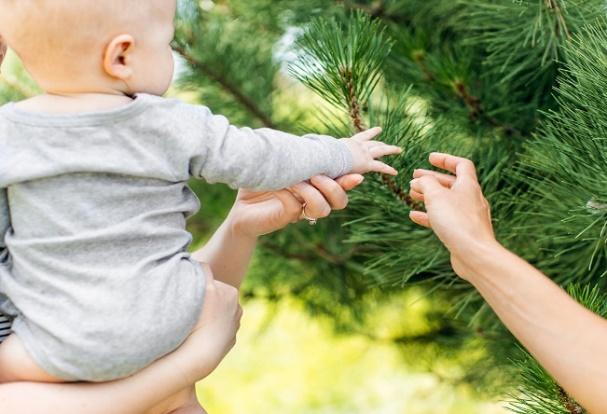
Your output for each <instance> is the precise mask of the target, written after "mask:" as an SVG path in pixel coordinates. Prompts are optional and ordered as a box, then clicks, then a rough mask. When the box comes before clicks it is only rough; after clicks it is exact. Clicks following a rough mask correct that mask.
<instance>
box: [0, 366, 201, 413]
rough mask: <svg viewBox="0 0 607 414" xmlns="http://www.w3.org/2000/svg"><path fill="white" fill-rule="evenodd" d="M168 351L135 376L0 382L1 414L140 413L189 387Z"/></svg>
mask: <svg viewBox="0 0 607 414" xmlns="http://www.w3.org/2000/svg"><path fill="white" fill-rule="evenodd" d="M178 357H180V356H179V355H178V354H171V355H168V356H166V357H165V358H163V359H161V360H159V361H157V362H156V363H154V364H153V365H151V366H149V367H147V368H145V369H144V370H143V371H141V372H139V373H137V374H136V375H134V376H132V377H129V378H125V379H122V380H118V381H113V382H108V383H102V384H42V383H27V382H18V383H11V384H5V385H4V384H3V385H0V413H2V414H22V413H28V414H48V413H61V414H82V413H87V414H140V413H145V412H147V411H148V410H150V409H151V408H153V407H155V406H156V405H157V404H159V403H161V402H162V401H164V400H165V399H166V398H168V397H170V396H172V395H174V394H176V393H177V392H179V391H181V390H183V389H185V388H186V387H187V386H190V385H191V384H192V383H193V382H194V379H193V378H189V377H188V376H186V375H185V374H184V373H182V372H181V371H180V369H179V366H180V365H179V364H177V362H176V360H175V358H178Z"/></svg>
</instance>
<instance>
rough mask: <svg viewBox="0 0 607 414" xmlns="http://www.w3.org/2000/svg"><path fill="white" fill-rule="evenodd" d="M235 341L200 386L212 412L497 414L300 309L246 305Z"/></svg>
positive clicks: (392, 352) (464, 391)
mask: <svg viewBox="0 0 607 414" xmlns="http://www.w3.org/2000/svg"><path fill="white" fill-rule="evenodd" d="M242 326H243V327H242V329H241V331H240V333H239V343H238V345H237V346H236V348H235V349H234V351H233V352H232V353H231V354H230V355H229V356H228V358H227V359H226V360H225V361H224V362H223V364H222V366H221V367H220V368H219V369H218V370H217V371H216V372H215V373H214V374H213V375H212V376H211V377H210V378H209V379H207V380H206V381H204V382H202V383H200V384H199V386H198V391H199V397H200V399H201V401H202V403H203V405H204V406H205V407H206V408H207V410H209V412H210V414H213V413H221V414H232V413H234V414H236V413H238V414H240V413H247V414H257V413H259V414H262V413H263V414H268V413H292V414H299V413H301V414H304V413H306V414H308V413H310V414H312V413H314V414H324V413H326V414H329V413H330V414H341V413H344V414H345V413H348V414H351V413H377V414H392V413H394V414H397V413H398V414H400V413H406V414H498V413H505V410H504V409H503V408H500V405H499V404H497V403H490V402H479V401H477V400H476V399H475V398H476V397H475V396H474V395H473V394H472V393H471V392H470V389H469V388H468V387H466V386H459V387H454V386H452V385H449V384H446V383H443V382H441V381H440V380H439V378H438V377H437V376H435V375H433V374H425V373H419V372H414V371H412V370H410V369H408V368H407V366H406V365H405V364H404V363H403V360H402V358H401V354H400V352H399V350H398V349H397V347H396V346H394V345H391V344H387V343H384V344H378V343H377V342H376V341H371V340H369V339H367V338H365V337H362V336H357V335H348V336H335V335H334V334H333V333H332V331H331V330H330V329H329V328H328V327H327V326H325V325H324V324H323V322H322V321H320V320H315V319H311V318H310V317H309V316H307V315H306V314H305V313H304V312H302V311H301V310H300V309H299V308H298V307H297V305H295V304H294V303H291V302H289V301H284V302H283V303H280V304H278V305H274V304H272V305H271V304H268V303H265V302H261V301H254V302H249V303H248V304H247V305H246V308H245V317H244V318H243V324H242Z"/></svg>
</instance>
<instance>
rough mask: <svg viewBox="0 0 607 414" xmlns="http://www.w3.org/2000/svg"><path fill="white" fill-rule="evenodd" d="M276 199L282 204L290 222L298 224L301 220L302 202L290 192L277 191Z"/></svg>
mask: <svg viewBox="0 0 607 414" xmlns="http://www.w3.org/2000/svg"><path fill="white" fill-rule="evenodd" d="M276 198H278V200H280V202H281V203H282V205H283V207H284V211H285V213H286V216H287V217H288V218H289V222H291V223H296V222H298V221H299V219H300V218H301V205H302V202H301V201H300V200H298V199H297V197H296V196H295V195H294V194H293V193H292V192H290V191H288V190H281V191H277V192H276Z"/></svg>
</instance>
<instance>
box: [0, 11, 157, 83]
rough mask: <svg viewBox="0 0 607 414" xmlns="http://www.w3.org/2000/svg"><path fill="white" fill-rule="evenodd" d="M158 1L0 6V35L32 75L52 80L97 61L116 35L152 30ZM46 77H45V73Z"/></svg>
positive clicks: (135, 34)
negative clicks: (54, 77) (34, 73)
mask: <svg viewBox="0 0 607 414" xmlns="http://www.w3.org/2000/svg"><path fill="white" fill-rule="evenodd" d="M162 2H163V0H0V34H2V35H3V36H4V37H5V39H6V41H7V43H8V44H9V46H10V47H11V48H12V49H13V50H15V52H17V54H18V55H19V56H20V57H21V58H22V60H23V61H24V63H25V64H26V66H27V67H28V69H29V70H30V71H32V72H35V71H39V70H44V71H45V72H46V73H47V74H50V75H51V76H52V75H53V74H54V73H55V72H56V71H60V72H61V74H62V75H66V72H68V73H69V71H71V70H81V69H82V68H83V67H86V66H85V65H83V64H84V63H87V62H88V63H91V60H92V59H95V62H98V61H101V59H102V54H103V50H104V47H105V45H107V43H108V42H109V41H111V39H112V38H114V37H115V36H117V35H119V34H125V33H128V34H132V35H134V36H135V37H137V34H138V33H141V32H142V31H145V30H146V28H148V27H153V26H154V25H153V24H151V21H150V19H154V18H155V17H156V16H158V15H159V13H160V8H161V7H162ZM49 72H50V73H49Z"/></svg>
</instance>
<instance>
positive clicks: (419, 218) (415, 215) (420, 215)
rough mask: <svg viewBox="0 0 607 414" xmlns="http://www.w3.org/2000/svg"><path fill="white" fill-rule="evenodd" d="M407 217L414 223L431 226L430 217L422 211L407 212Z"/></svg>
mask: <svg viewBox="0 0 607 414" xmlns="http://www.w3.org/2000/svg"><path fill="white" fill-rule="evenodd" d="M409 218H410V219H411V221H412V222H414V223H415V224H419V225H420V226H422V227H427V228H429V229H430V228H432V226H431V225H430V219H429V218H428V214H427V213H424V212H423V211H412V212H410V213H409Z"/></svg>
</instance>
